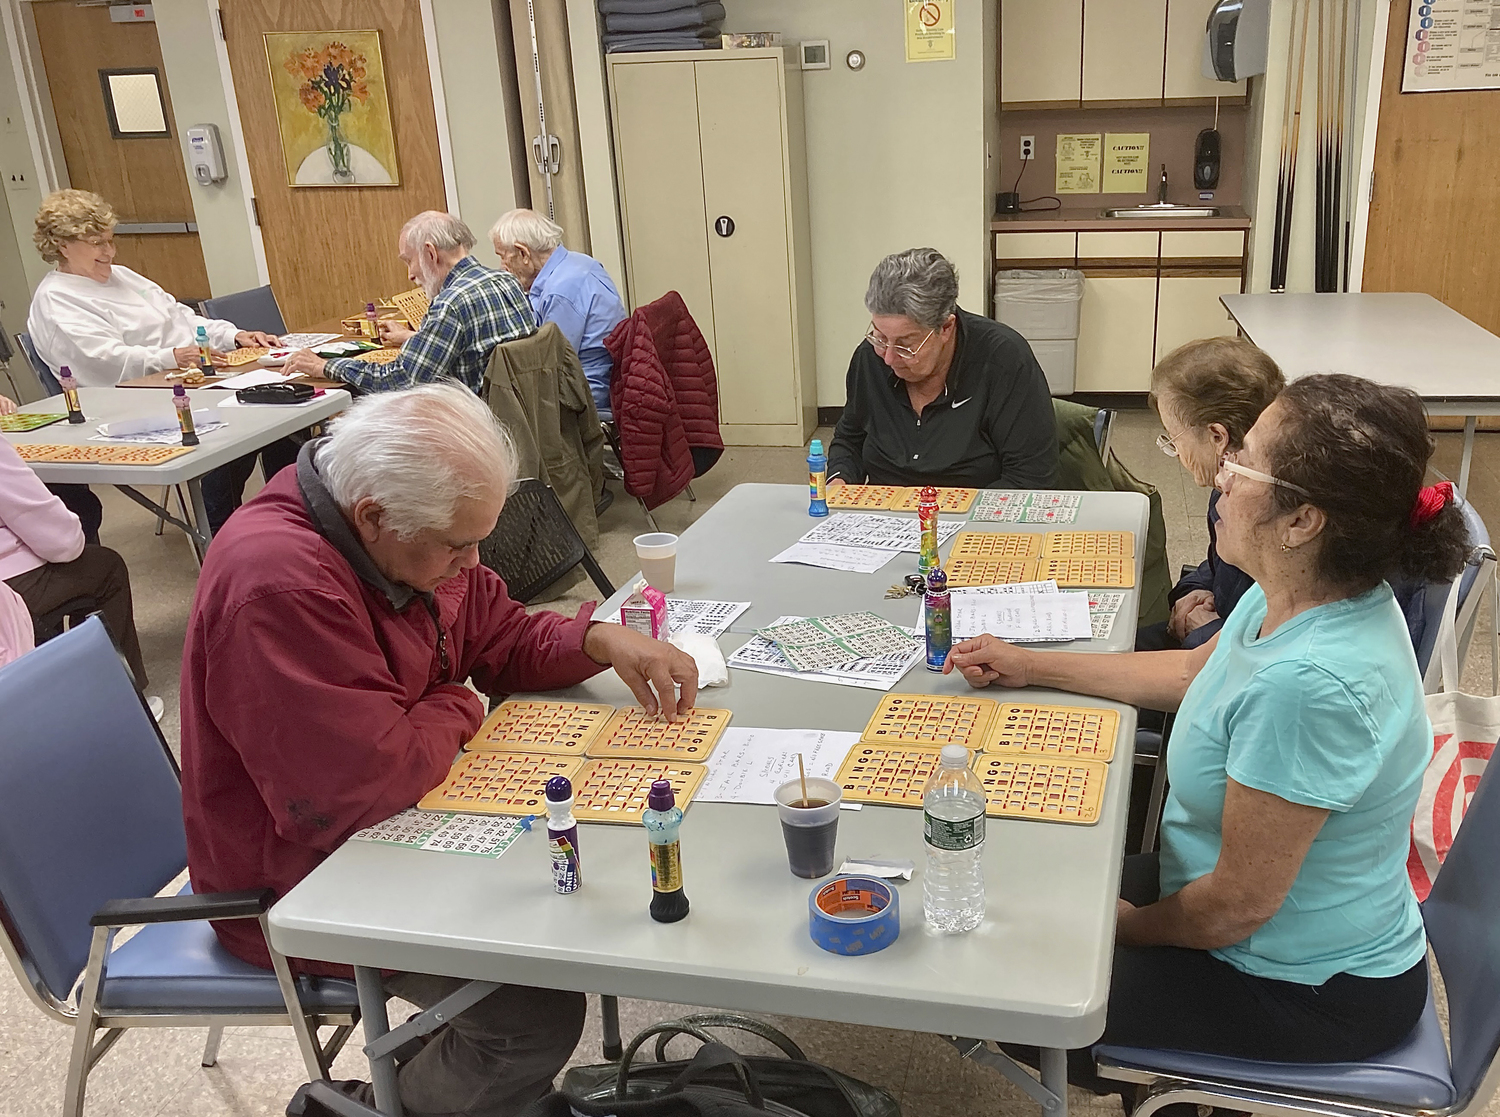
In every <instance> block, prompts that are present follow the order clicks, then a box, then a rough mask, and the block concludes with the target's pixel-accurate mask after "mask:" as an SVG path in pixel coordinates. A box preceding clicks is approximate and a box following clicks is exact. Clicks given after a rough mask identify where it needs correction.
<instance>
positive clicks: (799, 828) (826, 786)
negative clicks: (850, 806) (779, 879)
mask: <svg viewBox="0 0 1500 1117" xmlns="http://www.w3.org/2000/svg"><path fill="white" fill-rule="evenodd" d="M803 786H804V784H803V781H802V780H801V779H795V780H788V781H787V782H786V783H784V784H782V785H781V786H780V787H778V788H777V789H776V811H777V813H778V814H779V815H780V816H781V836H782V838H783V839H785V841H786V859H787V862H788V863H789V864H790V866H791V870H792V872H793V873H794V874H796V875H797V876H799V877H826V876H827V875H828V874H829V873H831V872H833V862H834V857H833V846H834V842H835V840H836V839H837V838H838V833H839V806H840V804H841V803H843V801H844V792H843V789H842V788H840V787H839V785H838V784H836V783H834V782H833V781H832V780H824V779H817V778H814V777H809V778H808V779H807V781H806V795H804V794H803Z"/></svg>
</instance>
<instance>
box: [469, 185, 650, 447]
mask: <svg viewBox="0 0 1500 1117" xmlns="http://www.w3.org/2000/svg"><path fill="white" fill-rule="evenodd" d="M562 239H563V229H562V226H561V225H559V224H557V223H556V222H555V221H549V220H548V219H547V218H545V217H543V216H542V215H541V214H540V213H537V212H536V210H532V209H513V210H511V211H510V212H509V213H503V214H501V215H500V220H498V221H496V222H495V224H494V227H493V228H491V229H490V243H491V244H493V245H494V246H495V255H497V256H499V257H500V264H501V266H502V267H504V268H505V270H506V271H508V272H510V274H511V275H513V276H515V277H516V278H517V279H518V280H520V282H521V286H522V287H524V288H525V289H526V294H527V295H528V296H529V297H530V298H531V308H532V310H534V311H535V312H536V318H537V321H538V322H539V323H540V322H556V323H557V328H558V329H560V330H561V331H562V332H563V337H565V338H567V339H568V344H569V345H571V346H572V347H573V351H574V352H575V353H577V354H578V363H579V364H581V365H582V366H583V374H584V375H585V376H587V377H588V380H589V391H590V393H591V394H592V395H593V397H594V406H595V407H596V408H597V409H598V410H599V414H600V415H601V416H603V417H604V418H606V419H607V418H609V416H610V406H609V379H610V374H611V372H613V370H614V358H612V357H611V356H610V355H609V350H608V349H606V348H604V339H605V338H607V337H608V336H609V334H610V331H611V330H613V329H614V328H615V327H616V326H618V325H619V324H620V323H621V322H623V321H624V320H625V304H624V303H622V302H621V301H620V292H619V291H617V290H616V289H615V284H614V281H613V280H612V279H610V278H609V272H607V271H605V270H604V265H603V264H601V263H600V262H599V261H598V260H596V259H594V258H593V257H592V256H587V255H585V254H584V253H582V252H570V251H568V250H567V249H566V248H564V247H563V242H562Z"/></svg>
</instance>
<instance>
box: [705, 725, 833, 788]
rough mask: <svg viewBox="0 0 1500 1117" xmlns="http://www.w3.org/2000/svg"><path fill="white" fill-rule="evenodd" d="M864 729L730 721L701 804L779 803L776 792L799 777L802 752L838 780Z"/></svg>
mask: <svg viewBox="0 0 1500 1117" xmlns="http://www.w3.org/2000/svg"><path fill="white" fill-rule="evenodd" d="M858 740H859V734H858V733H837V732H834V731H832V730H826V729H742V728H738V727H735V726H730V727H729V728H728V729H726V730H724V735H723V736H722V737H721V738H719V744H718V746H717V747H716V748H715V749H714V751H713V755H712V756H710V757H709V759H708V778H707V779H705V780H704V781H703V786H702V787H701V788H699V790H698V794H697V795H696V796H694V799H695V800H696V801H697V802H700V803H774V802H775V801H776V799H775V797H774V792H775V791H776V789H777V788H778V787H780V786H781V785H782V784H784V783H786V782H787V780H792V779H796V778H797V755H798V753H801V755H802V760H803V763H804V764H806V766H807V774H808V775H809V776H816V777H818V778H821V779H832V778H833V775H834V773H835V772H837V771H838V770H839V765H840V764H842V763H843V762H844V756H845V755H846V754H847V753H848V752H849V749H850V748H851V747H852V746H853V744H854V742H855V741H858Z"/></svg>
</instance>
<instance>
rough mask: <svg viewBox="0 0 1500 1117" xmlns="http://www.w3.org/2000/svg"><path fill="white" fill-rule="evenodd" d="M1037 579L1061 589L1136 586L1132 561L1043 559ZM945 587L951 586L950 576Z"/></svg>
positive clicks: (1101, 558)
mask: <svg viewBox="0 0 1500 1117" xmlns="http://www.w3.org/2000/svg"><path fill="white" fill-rule="evenodd" d="M1036 577H1037V579H1038V580H1041V581H1046V580H1048V579H1051V580H1053V581H1055V582H1056V583H1057V584H1058V586H1059V587H1061V588H1064V589H1067V588H1078V587H1082V586H1114V587H1117V588H1119V589H1129V588H1130V587H1131V586H1133V585H1135V559H1134V558H1106V557H1104V556H1093V555H1090V556H1086V557H1079V558H1055V557H1044V558H1042V559H1039V560H1038V564H1037V570H1036ZM948 584H949V585H950V586H951V585H953V579H952V577H951V576H950V577H949V579H948Z"/></svg>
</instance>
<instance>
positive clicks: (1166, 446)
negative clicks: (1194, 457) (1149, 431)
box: [1156, 434, 1177, 458]
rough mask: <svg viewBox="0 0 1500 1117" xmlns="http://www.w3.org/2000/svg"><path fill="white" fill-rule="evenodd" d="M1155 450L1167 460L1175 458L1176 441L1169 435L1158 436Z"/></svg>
mask: <svg viewBox="0 0 1500 1117" xmlns="http://www.w3.org/2000/svg"><path fill="white" fill-rule="evenodd" d="M1156 448H1157V449H1158V450H1160V451H1161V452H1162V453H1163V454H1165V455H1167V457H1169V458H1175V457H1176V456H1177V439H1175V438H1173V437H1172V436H1171V435H1170V434H1159V435H1157V436H1156Z"/></svg>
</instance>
